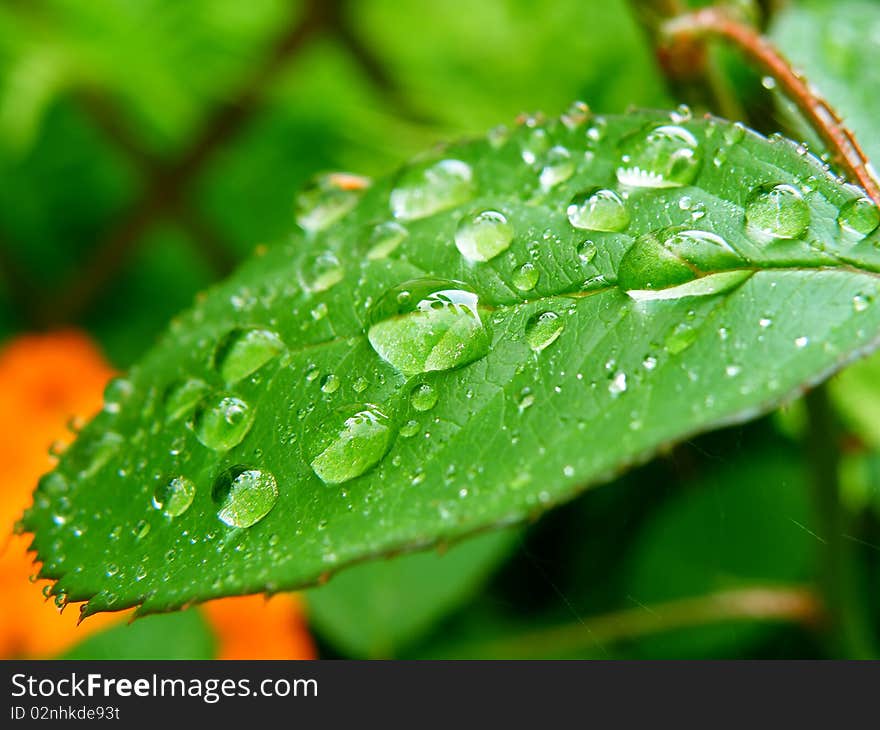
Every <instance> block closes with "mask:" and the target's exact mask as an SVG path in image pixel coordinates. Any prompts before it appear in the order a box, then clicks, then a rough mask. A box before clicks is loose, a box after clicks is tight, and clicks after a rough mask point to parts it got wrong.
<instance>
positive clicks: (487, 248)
mask: <svg viewBox="0 0 880 730" xmlns="http://www.w3.org/2000/svg"><path fill="white" fill-rule="evenodd" d="M513 234H514V231H513V226H512V225H511V224H510V223H509V222H508V220H507V218H506V217H505V215H504V214H503V213H500V212H499V211H497V210H484V211H482V212H480V213H477V214H476V215H473V216H467V217H465V218H463V219H462V221H461V222H460V223H459V224H458V228H457V229H456V231H455V246H456V248H457V249H458V251H459V253H461V255H462V256H464V257H465V258H466V259H467V260H468V261H489V260H491V259H493V258H495V257H496V256H497V255H498V254H500V253H502V252H503V251H506V250H507V249H508V248H509V247H510V244H511V242H512V241H513Z"/></svg>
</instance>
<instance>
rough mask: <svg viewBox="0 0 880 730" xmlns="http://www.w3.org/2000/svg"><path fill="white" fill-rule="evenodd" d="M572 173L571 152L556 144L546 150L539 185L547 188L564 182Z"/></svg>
mask: <svg viewBox="0 0 880 730" xmlns="http://www.w3.org/2000/svg"><path fill="white" fill-rule="evenodd" d="M573 174H574V160H572V159H571V152H569V151H568V150H567V149H566V148H565V147H561V146H556V147H553V148H551V149H550V151H549V152H547V156H546V157H545V158H544V167H543V168H541V174H540V176H539V177H538V180H539V182H540V183H541V187H542V188H545V189H547V188H552V187H555V186H556V185H559V183H561V182H565V181H566V180H568V178H570V177H571V176H572V175H573Z"/></svg>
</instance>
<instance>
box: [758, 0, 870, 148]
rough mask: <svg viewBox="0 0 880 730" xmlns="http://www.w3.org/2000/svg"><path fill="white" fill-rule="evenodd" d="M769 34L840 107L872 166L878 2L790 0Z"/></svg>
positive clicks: (868, 0)
mask: <svg viewBox="0 0 880 730" xmlns="http://www.w3.org/2000/svg"><path fill="white" fill-rule="evenodd" d="M772 36H773V38H774V40H775V41H776V42H777V43H778V44H779V46H780V48H781V49H782V50H783V51H784V52H785V54H786V55H787V56H788V57H789V58H790V59H791V61H792V62H793V63H794V64H795V66H797V67H798V68H799V69H800V70H802V71H803V72H804V73H805V75H806V76H807V78H808V79H809V80H810V81H811V82H812V83H813V84H814V85H815V86H816V87H817V88H818V89H819V92H820V93H821V94H822V95H823V96H824V97H825V99H826V100H827V101H829V102H830V103H831V105H832V106H833V107H834V109H835V110H836V111H838V112H839V113H840V115H841V116H842V117H843V119H844V121H845V122H846V124H847V126H848V127H849V128H850V129H851V130H852V131H853V132H854V133H855V135H856V137H857V139H858V140H859V142H860V143H861V144H862V146H863V148H864V151H865V152H866V153H867V155H868V157H870V158H871V159H872V160H873V161H874V164H875V166H876V164H877V160H878V159H880V135H878V134H877V116H878V114H880V98H878V94H877V89H878V88H880V5H878V4H877V3H875V2H872V1H871V0H844V1H843V2H835V3H827V2H805V3H797V4H791V5H790V6H788V7H787V8H786V9H785V10H784V11H783V12H781V13H779V15H778V17H777V18H776V20H775V22H774V25H773V28H772Z"/></svg>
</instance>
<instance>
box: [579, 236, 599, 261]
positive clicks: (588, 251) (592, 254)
mask: <svg viewBox="0 0 880 730" xmlns="http://www.w3.org/2000/svg"><path fill="white" fill-rule="evenodd" d="M598 252H599V249H598V247H597V246H596V244H595V243H593V242H592V241H584V242H583V243H581V245H580V246H578V258H579V259H580V261H581V263H582V264H584V265H585V266H586V265H587V264H589V263H591V262H592V260H593V259H594V258H596V254H597V253H598Z"/></svg>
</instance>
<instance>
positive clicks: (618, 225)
mask: <svg viewBox="0 0 880 730" xmlns="http://www.w3.org/2000/svg"><path fill="white" fill-rule="evenodd" d="M566 214H567V215H568V221H569V223H571V225H572V226H574V227H575V228H580V229H584V230H589V231H610V232H617V231H622V230H623V229H624V228H626V227H627V226H628V225H629V220H630V218H629V211H627V209H626V204H625V203H624V202H623V200H622V199H621V197H620V196H619V195H618V194H617V193H615V192H614V191H613V190H607V189H604V188H595V189H593V190H591V191H589V192H586V193H581V194H580V195H576V196H575V197H574V198H572V200H571V202H570V203H569V204H568V208H566Z"/></svg>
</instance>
